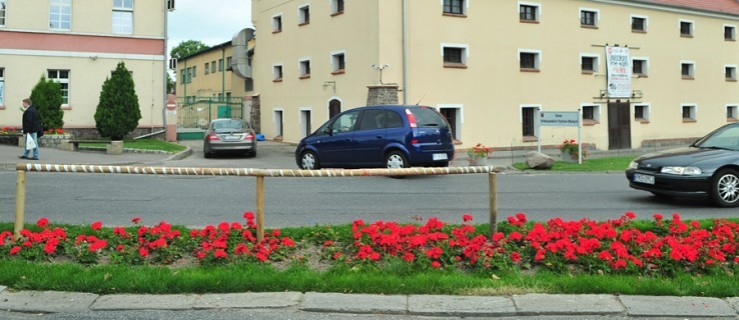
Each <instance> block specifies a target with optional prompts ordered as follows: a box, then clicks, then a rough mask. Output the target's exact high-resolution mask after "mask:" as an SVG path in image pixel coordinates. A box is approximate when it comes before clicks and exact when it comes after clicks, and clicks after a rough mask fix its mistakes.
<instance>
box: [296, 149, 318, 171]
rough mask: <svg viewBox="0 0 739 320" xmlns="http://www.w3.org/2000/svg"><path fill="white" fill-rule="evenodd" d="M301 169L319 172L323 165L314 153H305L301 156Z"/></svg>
mask: <svg viewBox="0 0 739 320" xmlns="http://www.w3.org/2000/svg"><path fill="white" fill-rule="evenodd" d="M300 169H303V170H318V169H321V165H320V163H319V162H318V156H316V154H315V153H313V151H305V152H303V154H301V155H300Z"/></svg>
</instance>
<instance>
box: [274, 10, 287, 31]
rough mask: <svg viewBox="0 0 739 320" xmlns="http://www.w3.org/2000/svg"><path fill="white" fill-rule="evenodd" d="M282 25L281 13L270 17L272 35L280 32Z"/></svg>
mask: <svg viewBox="0 0 739 320" xmlns="http://www.w3.org/2000/svg"><path fill="white" fill-rule="evenodd" d="M277 21H279V23H277ZM284 25H285V21H284V20H283V19H282V12H280V13H278V14H276V15H273V16H272V33H278V32H282V28H283V27H284Z"/></svg>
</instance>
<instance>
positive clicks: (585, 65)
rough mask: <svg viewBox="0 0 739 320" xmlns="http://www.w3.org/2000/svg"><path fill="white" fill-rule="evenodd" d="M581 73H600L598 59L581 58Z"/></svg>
mask: <svg viewBox="0 0 739 320" xmlns="http://www.w3.org/2000/svg"><path fill="white" fill-rule="evenodd" d="M580 71H582V73H585V74H592V73H596V72H598V57H594V56H580Z"/></svg>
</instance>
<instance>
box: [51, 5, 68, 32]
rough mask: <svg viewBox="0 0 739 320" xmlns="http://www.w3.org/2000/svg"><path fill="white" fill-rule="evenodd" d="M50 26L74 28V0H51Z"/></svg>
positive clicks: (58, 28)
mask: <svg viewBox="0 0 739 320" xmlns="http://www.w3.org/2000/svg"><path fill="white" fill-rule="evenodd" d="M49 28H50V29H53V30H70V29H72V0H49Z"/></svg>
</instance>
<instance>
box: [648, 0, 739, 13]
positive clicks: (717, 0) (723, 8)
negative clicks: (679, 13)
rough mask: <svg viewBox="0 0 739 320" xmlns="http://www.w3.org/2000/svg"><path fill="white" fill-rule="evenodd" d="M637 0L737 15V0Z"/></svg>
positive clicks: (738, 3) (738, 0)
mask: <svg viewBox="0 0 739 320" xmlns="http://www.w3.org/2000/svg"><path fill="white" fill-rule="evenodd" d="M637 1H638V2H644V3H652V4H663V5H668V6H674V7H682V8H686V9H697V10H701V11H711V12H719V13H726V14H730V15H739V0H637Z"/></svg>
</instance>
